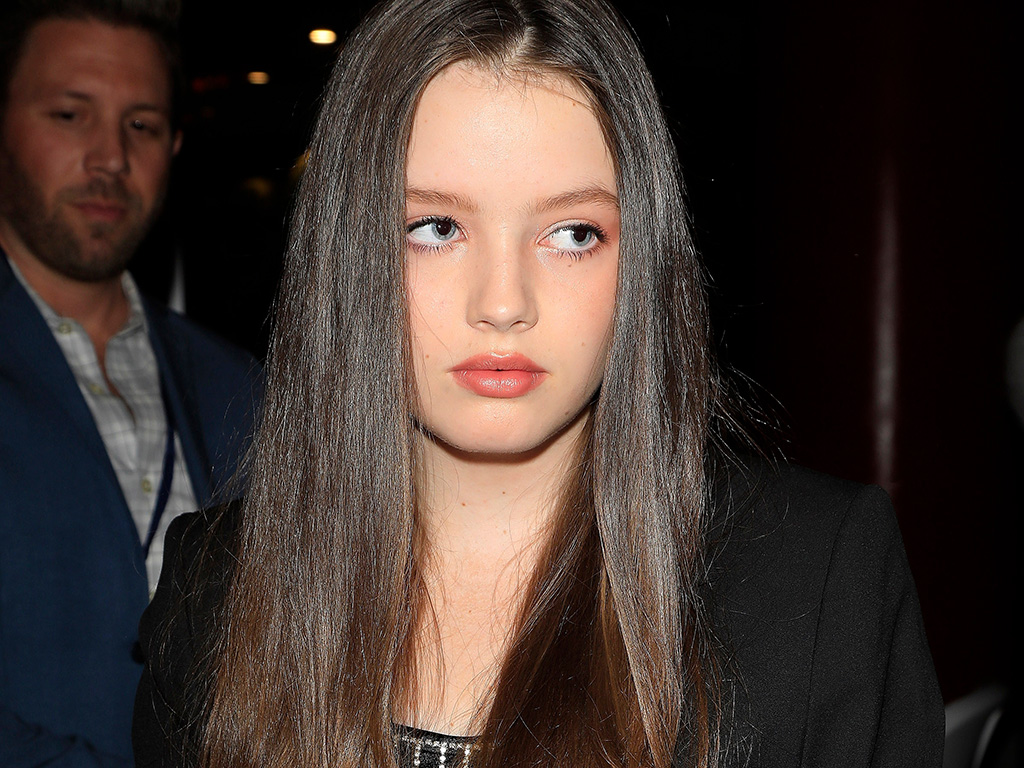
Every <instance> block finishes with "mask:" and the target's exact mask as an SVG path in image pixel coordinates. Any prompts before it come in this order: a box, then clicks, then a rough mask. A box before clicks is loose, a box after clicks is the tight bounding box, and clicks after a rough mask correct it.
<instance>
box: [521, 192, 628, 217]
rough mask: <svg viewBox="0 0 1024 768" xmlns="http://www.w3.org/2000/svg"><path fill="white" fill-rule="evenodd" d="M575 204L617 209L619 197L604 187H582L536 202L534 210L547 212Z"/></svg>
mask: <svg viewBox="0 0 1024 768" xmlns="http://www.w3.org/2000/svg"><path fill="white" fill-rule="evenodd" d="M576 205H600V206H604V207H605V208H611V209H613V210H615V211H618V210H619V197H618V195H616V194H614V193H612V192H610V191H608V190H607V189H605V188H604V187H597V186H595V187H584V188H583V189H573V190H570V191H569V192H563V193H561V194H559V195H554V196H553V197H549V198H547V199H546V200H542V201H541V202H540V203H538V204H537V206H536V208H535V210H536V211H537V212H538V213H548V212H549V211H555V210H558V209H560V208H572V207H573V206H576Z"/></svg>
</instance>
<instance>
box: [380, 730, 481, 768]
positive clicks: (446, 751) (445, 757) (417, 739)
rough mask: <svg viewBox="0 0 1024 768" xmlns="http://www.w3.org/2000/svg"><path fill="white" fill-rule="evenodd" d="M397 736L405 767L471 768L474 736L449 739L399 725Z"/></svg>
mask: <svg viewBox="0 0 1024 768" xmlns="http://www.w3.org/2000/svg"><path fill="white" fill-rule="evenodd" d="M394 735H395V751H396V753H397V755H398V765H399V766H400V767H401V768H469V766H470V764H471V763H470V757H471V756H472V753H473V745H474V743H475V742H476V739H475V738H474V737H472V736H447V735H445V734H443V733H434V732H433V731H425V730H423V729H421V728H413V727H411V726H408V725H396V726H395V727H394Z"/></svg>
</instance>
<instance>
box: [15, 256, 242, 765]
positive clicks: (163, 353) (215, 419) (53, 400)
mask: <svg viewBox="0 0 1024 768" xmlns="http://www.w3.org/2000/svg"><path fill="white" fill-rule="evenodd" d="M145 310H146V315H147V319H148V322H149V329H150V339H151V341H152V345H153V351H154V352H155V354H156V359H157V363H158V365H159V368H160V375H161V379H162V383H163V386H164V392H165V393H166V397H167V398H168V400H169V401H170V407H171V408H172V411H173V414H174V418H175V422H176V424H177V427H178V430H179V433H180V439H181V447H182V451H183V452H184V458H185V461H186V464H187V465H188V473H189V478H190V480H191V481H192V488H193V489H194V491H195V494H196V500H197V501H198V502H199V503H200V504H201V505H207V504H209V503H210V502H211V501H212V500H213V499H214V497H215V494H216V492H217V489H218V487H219V486H220V485H221V484H222V483H223V481H225V480H226V479H227V478H228V477H229V476H230V475H231V474H232V472H233V471H234V470H235V468H236V466H237V464H238V461H239V458H240V455H241V452H242V450H243V448H244V444H245V441H246V440H247V438H248V436H249V433H250V430H251V427H252V417H253V410H254V398H255V391H256V381H257V379H258V370H257V364H256V363H255V362H254V361H253V359H252V358H251V357H250V356H249V355H248V354H246V353H244V352H242V351H241V350H239V349H236V348H234V347H231V346H230V345H228V344H226V343H225V342H223V341H220V340H218V339H216V338H214V337H213V336H211V335H210V334H208V333H206V332H204V331H202V330H200V329H199V328H198V327H196V326H195V325H193V324H191V323H190V322H188V321H187V320H185V319H184V318H182V317H181V316H179V315H177V314H174V313H172V312H170V311H168V310H166V309H163V308H160V307H156V306H152V305H150V304H149V303H146V304H145ZM148 597H149V592H148V586H147V582H146V568H145V559H144V556H143V552H142V546H141V544H140V542H139V536H138V533H137V532H136V528H135V524H134V522H133V521H132V516H131V513H130V511H129V509H128V506H127V504H126V502H125V500H124V496H123V494H122V492H121V489H120V486H119V484H118V481H117V476H116V475H115V473H114V469H113V467H112V466H111V463H110V460H109V459H108V457H107V452H106V448H105V447H104V444H103V440H102V438H101V437H100V434H99V432H98V431H97V429H96V425H95V422H94V421H93V417H92V413H91V412H90V410H89V407H88V405H87V404H86V402H85V399H84V398H83V397H82V395H81V392H80V390H79V388H78V384H77V383H76V382H75V379H74V376H73V374H72V372H71V369H70V368H69V367H68V365H67V362H66V361H65V359H64V356H63V354H62V353H61V350H60V348H59V347H58V346H57V343H56V341H55V340H54V338H53V335H52V333H51V331H50V329H49V327H48V326H47V325H46V323H45V321H44V320H43V318H42V316H41V315H40V313H39V311H38V310H37V308H36V306H35V304H34V303H33V302H32V299H31V298H30V297H29V295H28V294H27V293H26V292H25V290H24V288H23V287H22V286H21V284H20V283H19V282H18V280H17V278H15V276H14V274H13V273H12V272H11V269H10V266H9V265H8V262H7V259H6V257H5V256H4V255H3V253H2V252H0V766H4V767H5V768H13V767H14V766H34V765H40V764H43V763H45V764H46V765H47V766H68V767H69V768H70V767H71V766H95V765H105V766H106V765H109V766H114V765H130V756H131V741H130V734H131V717H132V703H133V700H134V696H135V688H136V685H137V684H138V681H139V675H140V673H141V671H142V663H141V657H140V654H139V652H138V648H137V632H138V623H139V617H140V616H141V615H142V612H143V610H144V609H145V608H146V605H147V604H148Z"/></svg>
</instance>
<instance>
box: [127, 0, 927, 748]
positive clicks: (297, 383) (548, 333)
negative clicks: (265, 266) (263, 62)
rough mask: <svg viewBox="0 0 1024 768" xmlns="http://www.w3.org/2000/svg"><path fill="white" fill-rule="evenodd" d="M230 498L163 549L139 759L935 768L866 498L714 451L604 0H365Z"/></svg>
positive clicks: (681, 227) (877, 495) (151, 619)
mask: <svg viewBox="0 0 1024 768" xmlns="http://www.w3.org/2000/svg"><path fill="white" fill-rule="evenodd" d="M267 371H268V382H267V392H266V402H265V405H264V412H263V418H262V424H261V427H260V430H259V433H258V436H257V439H256V444H255V449H254V451H253V457H252V463H251V468H250V471H249V476H248V477H249V480H248V484H247V488H246V495H245V500H244V501H243V502H241V503H240V504H236V505H232V506H229V507H226V508H222V509H219V510H213V511H208V512H206V513H204V514H200V515H195V516H190V517H187V518H184V519H183V520H181V521H179V522H177V523H176V524H175V526H174V527H173V529H172V531H171V532H169V534H168V544H167V547H168V556H167V565H166V566H165V570H164V574H163V577H162V581H161V586H160V589H159V591H158V593H157V596H156V598H155V600H154V602H153V604H152V606H151V608H150V610H149V611H148V612H147V614H146V617H145V618H144V620H143V624H142V628H141V632H142V642H143V647H144V649H145V650H146V652H147V658H148V661H147V666H146V669H145V672H144V676H143V682H142V685H141V687H140V690H139V695H138V699H137V704H136V725H135V734H134V736H135V745H136V758H137V762H138V764H139V766H147V765H180V764H188V765H192V764H198V765H202V766H209V768H217V767H220V766H249V765H252V766H257V765H258V766H295V765H301V766H324V767H325V768H326V767H327V766H331V767H332V768H334V767H338V768H340V767H342V766H381V767H383V766H394V765H396V762H397V764H398V765H401V766H432V765H446V766H459V765H472V766H473V768H482V767H483V766H494V767H497V766H527V765H529V766H541V765H545V766H549V765H550V766H554V765H573V766H637V767H640V766H643V767H644V768H647V767H651V768H653V767H657V768H668V766H715V765H732V764H741V763H751V764H755V765H809V766H811V765H813V766H818V765H844V766H859V765H865V766H866V765H876V764H877V765H883V764H884V765H903V764H906V765H911V764H913V765H938V763H939V761H940V760H941V735H942V721H941V718H942V710H941V702H940V701H939V699H938V697H937V691H936V687H935V681H934V675H933V673H932V671H931V667H930V660H929V658H928V652H927V647H926V645H925V642H924V638H923V634H922V630H921V624H920V616H919V611H918V608H917V603H916V598H915V595H914V590H913V584H912V582H911V579H910V576H909V573H908V571H907V567H906V562H905V558H904V556H903V552H902V547H901V544H900V540H899V534H898V532H897V530H896V528H895V523H894V521H893V519H892V515H891V511H890V510H889V509H888V506H887V505H888V502H887V499H886V498H885V496H884V494H883V493H881V492H879V491H878V490H877V489H875V490H874V491H872V490H870V489H863V488H860V487H857V486H853V485H851V484H844V483H840V482H838V481H834V480H830V479H827V478H822V477H819V476H814V475H811V474H810V473H806V472H800V471H797V470H793V469H789V468H771V467H768V466H767V465H764V464H762V463H759V462H741V461H739V460H738V459H730V458H729V456H728V454H727V453H725V452H724V451H721V450H716V449H715V448H713V447H712V446H713V445H714V444H715V443H713V440H714V437H715V435H716V433H717V431H718V429H719V425H720V424H721V423H722V421H723V419H722V415H721V414H722V413H723V408H722V407H721V406H720V403H719V399H720V397H719V393H720V392H721V386H720V384H719V383H718V381H717V380H716V378H715V372H714V367H713V364H712V361H711V359H710V354H709V351H708V330H707V316H706V309H705V298H704V292H703V276H702V273H701V269H700V266H699V264H698V261H697V259H696V256H695V253H694V249H693V246H692V243H691V240H690V237H689V234H688V232H687V227H686V212H685V208H684V205H683V197H682V193H681V186H680V180H679V173H678V168H677V162H676V158H675V154H674V150H673V146H672V142H671V139H670V137H669V135H668V132H667V130H666V127H665V121H664V118H663V116H662V113H661V111H660V107H659V104H658V100H657V97H656V93H655V90H654V87H653V85H652V83H651V80H650V75H649V74H648V72H647V70H646V68H645V67H644V65H643V62H642V58H641V55H640V53H639V51H638V49H637V46H636V44H635V42H634V41H633V39H632V38H631V37H630V35H629V34H628V32H627V31H626V26H625V24H624V23H623V22H622V20H621V19H620V18H619V17H618V16H617V15H616V13H615V12H614V11H613V10H612V9H610V8H609V7H608V6H607V5H605V4H604V3H603V2H602V0H530V1H526V0H443V1H442V0H396V1H395V2H389V3H387V4H385V5H384V6H381V7H379V8H378V9H377V10H376V11H375V12H374V13H373V14H372V15H371V16H370V17H369V18H368V19H367V20H366V21H365V22H364V23H363V24H362V25H361V26H360V27H359V29H358V30H357V31H356V32H355V33H354V34H353V35H352V37H351V38H350V40H349V41H348V43H347V45H346V46H345V49H344V52H343V53H342V55H341V59H340V61H339V62H338V65H337V67H336V69H335V71H334V75H333V78H332V80H331V82H330V84H329V86H328V89H327V92H326V95H325V101H324V105H323V108H322V112H321V115H320V119H319V122H318V125H317V128H316V131H315V134H314V138H313V142H312V146H311V148H310V152H309V162H308V166H307V170H306V172H305V178H304V180H303V182H302V187H301V190H300V192H299V197H298V201H297V205H296V210H295V215H294V220H293V222H292V234H291V244H290V250H289V255H288V261H287V267H286V271H285V276H284V280H283V284H282V288H281V295H280V299H279V301H278V305H277V317H276V324H275V330H274V338H273V343H272V347H271V352H270V357H269V360H268V366H267Z"/></svg>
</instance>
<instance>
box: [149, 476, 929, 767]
mask: <svg viewBox="0 0 1024 768" xmlns="http://www.w3.org/2000/svg"><path fill="white" fill-rule="evenodd" d="M210 519H211V518H210V516H209V513H206V514H205V515H204V514H196V515H192V516H189V517H187V518H179V519H178V520H177V521H175V523H174V525H173V526H172V528H171V530H170V531H168V534H167V544H166V555H165V560H164V562H165V566H164V573H163V574H162V576H161V581H160V588H159V589H158V591H157V594H156V598H155V599H154V600H153V602H152V604H151V605H150V608H149V610H147V611H146V613H145V615H144V616H143V619H142V624H141V627H140V635H141V638H142V643H143V647H144V649H145V653H146V655H147V663H146V668H145V672H144V674H143V678H142V683H141V684H140V686H139V691H138V696H137V698H136V702H135V724H134V731H133V739H134V745H135V758H136V763H137V768H147V766H157V765H160V766H170V765H181V764H182V763H183V761H185V762H188V757H187V756H183V751H186V750H187V749H188V747H187V746H186V745H187V744H188V740H187V736H188V735H189V734H190V733H191V730H190V729H189V727H188V726H187V725H186V726H179V725H178V723H181V722H183V721H187V720H188V715H187V714H186V715H185V716H184V717H181V716H180V714H181V712H182V711H183V709H182V691H183V688H184V686H185V685H186V683H185V681H186V679H187V678H186V676H187V674H188V670H189V668H190V665H191V664H192V662H193V660H194V658H195V656H196V654H197V652H200V653H201V651H200V648H201V647H202V644H203V643H204V642H205V640H206V639H207V637H208V636H209V633H210V629H211V627H210V626H209V622H210V621H211V619H210V618H209V617H210V616H211V615H212V612H213V610H214V607H215V606H216V604H217V601H218V600H219V599H220V597H221V596H222V595H223V590H224V585H225V583H226V579H227V577H228V573H227V568H226V567H224V565H225V563H226V561H227V560H228V559H229V558H226V557H224V556H223V554H222V553H223V549H221V548H222V547H223V546H224V542H226V541H227V540H229V539H230V538H231V531H230V527H231V526H232V525H233V515H231V514H228V515H226V516H223V517H222V518H221V520H222V524H221V527H222V528H224V530H219V531H215V535H214V537H213V539H214V542H215V543H214V547H213V548H212V549H211V550H210V554H209V557H210V558H212V559H211V562H213V563H214V567H213V568H212V569H210V568H209V567H207V568H205V569H204V573H205V574H206V575H204V580H203V588H202V590H201V591H200V592H199V594H198V597H197V598H194V599H193V600H192V601H191V602H186V603H184V604H182V601H181V595H182V594H184V593H186V592H189V591H191V587H190V586H189V584H190V582H189V579H190V576H189V574H190V573H194V572H195V570H196V568H195V564H196V562H197V561H198V560H199V559H200V552H201V551H202V550H203V542H204V540H205V539H206V537H207V533H208V528H209V525H210V522H209V520H210ZM218 552H220V553H221V554H218ZM709 556H710V562H711V567H710V572H709V582H708V585H707V589H708V599H709V601H710V605H711V608H712V615H713V620H714V622H715V625H716V629H717V632H718V634H719V636H720V638H721V640H722V665H723V669H724V678H725V679H724V681H723V697H722V698H723V702H725V705H726V714H727V717H726V728H725V732H724V734H723V736H724V740H725V749H726V753H725V760H724V761H723V762H724V764H725V765H727V766H741V765H750V766H772V767H774V766H778V767H779V768H782V767H783V766H786V767H788V766H806V768H819V767H824V768H832V767H834V766H842V767H844V768H846V767H849V768H854V767H858V768H859V767H860V766H864V767H867V766H877V767H879V768H881V767H882V766H922V767H923V768H927V767H928V766H935V768H938V766H940V765H941V764H942V739H943V708H942V700H941V697H940V695H939V690H938V686H937V684H936V680H935V673H934V670H933V668H932V663H931V657H930V655H929V652H928V646H927V643H926V641H925V637H924V631H923V629H922V625H921V613H920V608H919V606H918V602H917V596H916V593H915V590H914V584H913V580H912V578H911V575H910V571H909V569H908V567H907V561H906V556H905V555H904V552H903V544H902V541H901V539H900V534H899V530H898V529H897V527H896V521H895V518H894V516H893V514H892V509H891V505H890V503H889V499H888V497H887V496H886V494H885V493H884V492H883V491H882V490H880V489H879V488H873V487H865V486H860V485H856V484H854V483H847V482H844V481H839V480H836V479H834V478H830V477H827V476H824V475H819V474H815V473H811V472H808V471H806V470H800V469H795V468H791V467H782V468H779V469H775V468H770V467H768V466H767V465H764V464H760V463H754V464H751V465H748V466H745V467H740V468H737V469H734V470H732V471H731V472H729V473H728V477H727V478H726V479H725V480H724V481H722V482H721V483H720V485H719V488H718V491H717V493H716V504H715V519H714V524H713V527H712V530H711V541H710V546H709ZM211 573H212V575H211ZM191 583H192V584H194V583H195V581H192V582H191ZM176 713H177V715H176ZM679 752H680V754H682V752H683V749H682V748H680V750H679ZM679 765H680V766H681V765H682V763H681V762H679Z"/></svg>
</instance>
